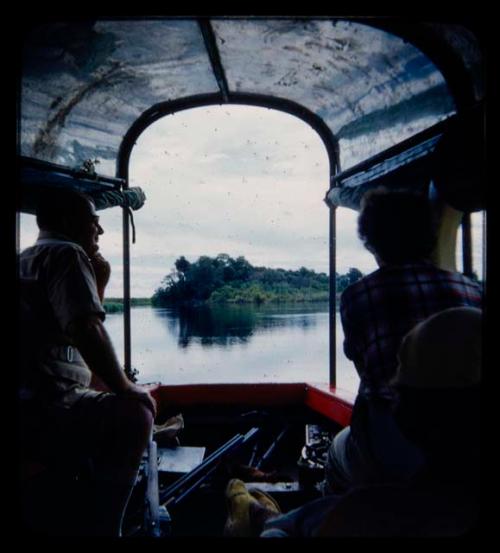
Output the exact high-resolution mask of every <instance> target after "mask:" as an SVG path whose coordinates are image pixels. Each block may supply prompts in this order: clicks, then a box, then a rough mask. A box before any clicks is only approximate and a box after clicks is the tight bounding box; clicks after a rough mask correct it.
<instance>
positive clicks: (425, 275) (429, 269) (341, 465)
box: [324, 189, 482, 492]
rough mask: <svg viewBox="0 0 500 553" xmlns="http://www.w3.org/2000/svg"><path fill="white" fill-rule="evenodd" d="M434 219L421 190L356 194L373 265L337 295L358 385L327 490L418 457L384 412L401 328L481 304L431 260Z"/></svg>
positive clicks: (394, 474)
mask: <svg viewBox="0 0 500 553" xmlns="http://www.w3.org/2000/svg"><path fill="white" fill-rule="evenodd" d="M436 223H437V220H436V215H435V213H434V211H433V208H432V205H431V203H430V201H429V200H428V199H427V198H426V197H424V196H421V195H416V194H411V193H407V192H389V191H387V190H384V189H378V190H375V191H373V192H370V193H367V194H366V195H365V197H364V198H363V201H362V205H361V211H360V214H359V218H358V234H359V237H360V238H361V240H362V241H363V243H364V245H365V247H366V248H367V249H368V250H369V251H370V252H371V253H373V255H374V256H375V259H376V261H377V263H378V265H379V269H378V270H376V271H374V272H373V273H371V274H369V275H367V276H365V277H363V278H361V279H360V280H359V281H357V282H355V283H354V284H352V285H351V286H349V287H348V288H347V289H346V290H345V291H344V293H343V294H342V296H341V305H340V312H341V318H342V326H343V329H344V351H345V354H346V356H347V357H348V358H349V359H351V360H352V361H353V363H354V365H355V368H356V370H357V372H358V374H359V377H360V385H359V391H358V396H357V398H356V402H355V405H354V409H353V415H352V420H351V424H350V426H349V427H347V428H345V429H344V430H343V431H341V432H340V433H339V434H338V435H337V436H336V437H335V438H334V441H333V444H332V446H331V448H330V450H329V457H328V464H327V470H326V474H325V484H324V490H325V491H326V492H332V491H335V490H339V489H340V490H342V489H348V488H349V487H351V486H353V485H356V484H367V483H384V482H388V481H389V482H390V481H393V480H394V481H399V480H402V479H403V480H404V479H406V478H409V477H411V475H412V474H413V472H414V471H416V470H418V467H419V465H420V463H421V456H420V455H419V453H418V451H414V448H413V447H412V444H409V443H407V440H406V438H405V437H404V436H402V435H400V432H399V430H398V428H397V427H396V426H395V424H394V421H393V420H392V417H391V412H392V408H393V406H394V402H395V401H396V399H397V393H396V391H395V389H394V388H393V386H392V385H391V380H392V378H393V377H394V376H395V373H396V368H397V366H398V358H397V355H398V350H399V348H400V346H401V342H402V340H403V337H404V336H405V335H406V334H407V333H408V331H410V330H411V329H412V328H413V327H414V326H415V325H416V324H417V323H419V322H421V321H423V320H425V319H426V318H427V317H429V316H430V315H433V314H435V313H438V312H440V311H442V310H445V309H448V308H453V307H467V306H468V307H481V299H482V298H481V289H480V286H479V285H478V284H477V283H475V282H474V281H472V280H471V279H469V278H467V277H465V276H464V275H461V274H459V273H454V272H451V271H446V270H443V269H440V268H438V267H436V266H435V265H434V264H433V263H432V262H431V257H432V252H433V249H434V246H435V244H436V240H437V233H436ZM375 435H377V437H376V438H375ZM384 435H386V438H385V439H384ZM388 436H390V439H389V438H388ZM379 440H380V443H378V442H379ZM380 456H381V457H380ZM405 466H407V469H405Z"/></svg>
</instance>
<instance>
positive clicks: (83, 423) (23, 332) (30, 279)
mask: <svg viewBox="0 0 500 553" xmlns="http://www.w3.org/2000/svg"><path fill="white" fill-rule="evenodd" d="M37 224H38V226H39V229H40V233H39V237H38V240H37V241H36V243H35V244H34V245H33V246H32V247H29V248H27V249H25V250H24V251H22V252H21V254H20V256H19V271H20V292H21V293H20V311H19V344H18V367H19V438H20V445H21V456H22V457H23V458H24V459H26V458H27V459H29V460H30V461H31V460H34V461H37V462H39V463H40V464H41V465H42V466H48V467H54V466H55V467H59V468H60V470H61V471H62V470H63V469H64V468H65V467H67V466H73V465H75V464H78V463H79V462H80V461H81V460H82V459H91V461H92V464H93V471H91V472H92V478H91V479H90V480H89V481H87V482H86V483H85V486H82V487H81V489H80V490H79V492H81V494H82V495H79V496H78V497H76V496H75V497H70V498H68V500H69V501H71V503H69V504H67V505H63V509H62V510H63V511H65V512H66V513H69V517H68V518H69V519H70V520H69V521H66V522H65V523H64V524H62V523H61V525H60V526H61V527H59V528H53V529H46V528H37V530H38V531H40V532H52V533H56V534H57V533H63V532H64V533H69V534H90V535H113V536H117V535H119V534H120V528H121V521H122V516H123V513H124V510H125V507H126V505H127V502H128V499H129V496H130V493H131V490H132V488H133V485H134V483H135V480H136V477H137V471H138V468H139V464H140V460H141V457H142V454H143V451H144V449H145V447H146V445H147V443H148V440H149V437H150V433H151V428H152V424H153V417H154V415H155V410H156V406H155V401H154V399H153V398H152V397H151V395H150V394H149V393H148V392H147V391H145V390H144V389H142V388H140V387H139V386H137V385H135V384H134V383H132V382H131V381H130V380H129V379H128V378H127V376H126V375H125V373H124V371H123V369H122V367H121V366H120V363H119V361H118V358H117V356H116V353H115V350H114V348H113V345H112V343H111V341H110V338H109V335H108V333H107V332H106V329H105V327H104V326H103V320H104V318H105V311H104V309H103V306H102V304H101V300H102V297H103V293H104V287H105V285H106V283H107V281H108V279H109V272H110V269H109V264H108V263H107V261H105V260H104V258H103V257H102V256H101V255H100V254H99V253H98V250H99V244H98V240H99V236H100V235H102V234H103V229H102V227H101V225H100V224H99V217H98V216H97V215H96V212H95V206H94V204H93V202H92V201H91V200H90V199H89V198H88V197H86V196H85V195H83V194H80V193H78V192H75V191H70V190H60V191H57V192H55V193H51V192H46V193H44V194H42V197H41V199H40V202H39V205H38V208H37ZM92 375H95V376H96V377H98V379H99V380H100V381H102V382H103V383H104V385H105V386H106V387H107V391H97V390H94V389H91V387H90V382H91V377H92ZM56 473H57V474H58V471H56ZM23 486H24V488H22V491H23V493H24V497H23V516H24V518H25V519H29V520H27V521H26V523H27V524H28V525H30V524H32V523H34V522H35V521H37V520H39V519H40V518H42V517H43V516H44V515H45V514H47V511H49V508H48V503H49V501H50V499H51V497H50V496H48V495H47V496H45V497H42V498H39V499H40V503H39V504H37V503H36V499H37V498H36V494H35V495H34V494H32V493H31V492H32V491H33V490H32V489H30V487H29V485H28V484H27V483H26V482H23ZM77 507H79V508H80V509H81V512H80V513H79V514H78V515H77V511H76V509H77ZM50 518H51V517H50V516H49V515H47V520H50ZM72 524H75V526H71V525H72Z"/></svg>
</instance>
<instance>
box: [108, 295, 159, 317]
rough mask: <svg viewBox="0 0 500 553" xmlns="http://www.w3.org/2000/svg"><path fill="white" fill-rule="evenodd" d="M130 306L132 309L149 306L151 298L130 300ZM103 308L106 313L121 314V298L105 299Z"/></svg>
mask: <svg viewBox="0 0 500 553" xmlns="http://www.w3.org/2000/svg"><path fill="white" fill-rule="evenodd" d="M130 305H131V306H132V307H142V306H151V305H152V303H151V298H131V299H130ZM103 307H104V310H105V311H106V313H122V312H123V298H106V299H105V300H104V303H103Z"/></svg>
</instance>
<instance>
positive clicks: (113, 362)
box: [67, 315, 156, 415]
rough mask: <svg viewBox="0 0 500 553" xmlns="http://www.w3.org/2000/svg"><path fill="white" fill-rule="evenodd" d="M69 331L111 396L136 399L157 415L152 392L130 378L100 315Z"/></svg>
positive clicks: (77, 323) (76, 323) (74, 325)
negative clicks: (124, 396) (123, 367)
mask: <svg viewBox="0 0 500 553" xmlns="http://www.w3.org/2000/svg"><path fill="white" fill-rule="evenodd" d="M67 330H68V333H69V335H70V336H71V338H72V339H73V340H74V342H75V345H76V347H77V348H78V351H79V352H80V353H81V355H82V357H83V359H84V360H85V362H86V363H87V365H88V366H89V368H90V370H91V371H92V373H94V374H95V375H97V377H98V378H100V379H101V380H102V381H103V382H104V383H105V384H106V385H107V386H108V387H109V389H110V390H111V391H112V392H114V393H116V394H118V395H127V396H132V397H137V398H138V399H139V400H140V401H142V402H143V403H144V404H145V405H146V406H147V407H148V408H149V409H150V410H151V411H152V413H153V415H156V402H155V400H154V399H153V398H152V396H151V395H150V394H149V392H147V391H146V390H144V389H143V388H141V387H140V386H137V385H136V384H134V383H133V382H131V381H130V380H129V379H128V378H127V376H126V374H125V372H124V371H123V369H122V367H121V365H120V362H119V361H118V358H117V356H116V352H115V349H114V347H113V344H112V342H111V339H110V337H109V334H108V332H107V331H106V328H105V327H104V325H103V324H102V321H101V320H100V318H99V317H98V316H97V315H89V316H87V317H82V318H80V319H79V320H76V321H74V322H72V323H70V324H69V325H68V329H67Z"/></svg>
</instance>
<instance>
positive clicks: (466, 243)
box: [116, 17, 474, 387]
mask: <svg viewBox="0 0 500 553" xmlns="http://www.w3.org/2000/svg"><path fill="white" fill-rule="evenodd" d="M214 19H217V18H214ZM221 19H224V18H221ZM339 19H342V20H346V21H354V22H361V23H364V24H367V25H370V26H372V27H375V28H379V29H381V30H384V31H386V32H388V33H392V34H394V35H397V36H399V37H401V38H402V39H403V40H406V41H408V42H410V43H412V44H413V45H414V46H415V47H417V48H418V49H419V50H420V51H422V52H423V53H424V54H425V55H426V56H427V57H428V58H429V59H430V60H431V61H432V62H433V63H434V64H435V65H436V67H437V69H438V70H439V71H440V72H441V73H442V75H443V77H444V78H445V81H446V82H447V84H448V86H449V88H450V92H451V95H452V97H453V99H454V100H455V102H456V105H457V112H458V113H460V112H461V111H462V109H464V108H466V107H467V106H470V105H471V104H472V103H474V92H473V86H472V83H471V80H470V78H469V75H468V74H467V71H466V69H465V68H464V67H463V65H462V64H461V63H460V59H459V57H458V55H457V54H456V53H454V52H452V51H451V49H450V48H449V47H447V45H446V44H445V43H444V41H442V40H439V37H431V38H430V37H429V36H428V35H427V34H426V33H425V32H423V31H422V30H421V29H419V28H416V27H415V25H412V24H411V22H403V23H402V22H401V21H398V20H397V19H390V18H387V19H380V18H366V17H359V18H358V17H354V18H353V17H343V18H339ZM197 21H198V25H199V27H200V31H201V33H202V36H203V40H204V43H205V47H206V51H207V55H208V57H209V59H210V63H211V67H212V71H213V74H214V77H215V79H216V81H217V84H218V87H219V93H218V94H201V95H195V96H190V97H186V98H180V99H176V100H172V101H168V102H164V103H160V104H156V105H154V106H152V107H151V108H150V109H148V110H146V111H145V112H144V113H143V114H142V115H141V116H140V117H139V118H138V119H137V120H136V121H135V122H134V123H133V125H132V126H131V127H130V129H129V130H128V132H127V133H126V135H125V136H124V138H123V140H122V143H121V145H120V148H119V152H118V157H117V172H116V173H117V177H119V178H121V179H124V182H125V184H124V188H128V176H129V175H128V166H129V161H130V155H131V152H132V149H133V146H134V144H135V141H136V140H137V138H138V137H139V135H140V134H141V133H142V132H143V131H144V130H145V129H146V128H147V127H148V126H149V125H151V124H152V123H154V122H155V121H157V120H158V119H160V118H162V117H165V116H166V115H169V114H173V113H175V112H178V111H182V110H186V109H192V108H196V107H202V106H212V105H224V104H226V105H227V104H239V105H252V106H260V107H265V108H270V109H276V110H278V111H283V112H285V113H289V114H290V115H294V116H296V117H298V118H300V119H302V120H303V121H304V122H306V123H307V124H309V125H310V126H311V127H312V128H313V129H314V130H315V131H316V132H317V133H318V134H319V136H320V138H321V139H322V141H323V143H324V144H325V148H326V151H327V154H328V159H329V189H331V188H332V187H333V186H335V185H336V177H338V176H339V173H340V172H341V167H340V157H339V148H338V140H337V138H336V137H335V136H334V134H333V132H332V131H331V130H330V128H329V127H328V126H327V125H326V123H325V122H324V121H323V120H322V119H321V118H320V117H319V116H318V115H316V114H314V113H313V112H311V111H309V110H308V109H307V108H305V107H304V106H302V105H301V104H298V103H296V102H293V101H291V100H288V99H284V98H279V97H276V96H267V95H259V94H251V93H234V92H231V91H230V90H229V86H228V83H227V79H226V75H225V71H224V67H223V64H222V61H221V56H220V52H219V49H218V46H217V42H216V39H215V33H214V30H213V27H212V24H211V21H210V18H208V17H200V18H197ZM464 83H466V84H464ZM443 126H445V125H443ZM435 130H436V129H435V128H434V129H433V131H434V132H435ZM423 134H425V133H423ZM410 142H411V140H410ZM398 149H399V148H398V145H396V146H395V147H393V148H390V149H389V152H390V151H393V152H394V151H398ZM387 153H388V151H384V152H382V153H380V154H377V155H376V156H374V157H375V158H376V159H375V160H374V159H373V158H370V159H369V160H366V161H365V162H363V163H362V164H359V165H364V166H369V165H371V164H373V163H374V161H380V159H383V158H384V157H386V156H387ZM359 165H358V166H356V167H353V168H351V169H350V170H349V172H351V171H354V170H356V169H357V170H359V169H360V167H359ZM346 173H347V172H346ZM344 176H346V175H345V174H344ZM129 218H130V215H129V213H128V212H127V210H125V209H124V210H123V271H124V278H123V296H124V361H125V363H124V364H125V370H126V372H127V373H128V374H131V368H132V367H131V317H130V307H131V304H130V232H129ZM469 220H470V219H469ZM462 229H463V236H464V240H463V258H464V270H465V271H466V272H468V271H469V270H470V260H471V259H472V244H471V240H470V224H468V222H467V220H465V219H464V225H463V227H462ZM329 248H330V251H329V270H330V275H329V279H330V302H329V304H330V307H329V324H330V329H329V330H330V340H329V344H330V347H329V383H330V386H332V387H335V385H336V359H335V357H336V353H335V352H336V347H335V346H336V331H335V330H336V324H335V320H336V307H337V306H336V208H335V207H333V208H330V218H329Z"/></svg>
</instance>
